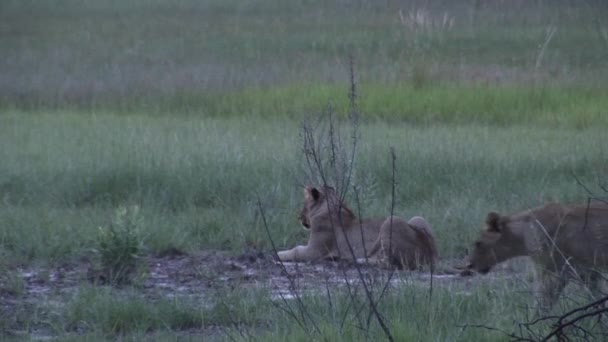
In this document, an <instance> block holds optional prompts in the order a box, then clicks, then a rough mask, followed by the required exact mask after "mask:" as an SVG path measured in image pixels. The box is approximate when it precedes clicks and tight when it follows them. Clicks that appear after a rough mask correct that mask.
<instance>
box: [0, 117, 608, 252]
mask: <svg viewBox="0 0 608 342" xmlns="http://www.w3.org/2000/svg"><path fill="white" fill-rule="evenodd" d="M0 120H2V124H1V126H0V127H2V128H0V129H1V130H2V132H1V133H2V134H1V135H0V137H1V138H0V139H1V140H2V141H0V143H1V144H2V146H5V147H6V148H5V149H3V151H2V154H3V155H2V159H3V160H4V163H3V164H2V166H0V177H2V178H0V184H1V187H2V189H3V198H4V200H3V204H2V205H1V206H0V212H1V215H0V220H1V221H0V222H1V225H2V228H3V229H2V230H0V231H1V233H0V243H1V245H2V246H3V248H4V249H6V250H7V251H8V253H9V256H12V257H13V258H16V259H20V260H36V259H43V260H62V259H63V260H65V259H66V258H70V257H74V256H77V255H79V254H81V253H83V251H86V250H88V249H90V248H95V246H96V245H95V239H94V237H95V236H97V234H98V227H100V226H107V224H109V223H110V220H111V219H112V217H113V216H114V211H115V209H114V208H116V207H118V206H121V205H137V206H139V207H140V215H141V217H140V220H141V222H140V223H139V225H141V227H143V229H142V232H143V233H142V234H143V237H142V239H143V240H144V246H145V248H147V250H148V251H152V252H154V251H155V252H161V251H162V250H166V249H169V248H171V247H176V248H178V249H185V250H196V249H198V248H202V247H207V248H209V247H215V248H218V247H219V248H230V249H235V250H237V249H239V248H242V246H244V245H248V244H249V245H251V244H253V245H257V246H260V247H269V245H268V244H267V243H266V242H265V239H266V237H265V233H264V230H263V228H262V226H261V223H260V222H259V221H257V220H256V217H257V214H256V211H257V209H256V196H257V194H259V195H260V197H261V198H262V199H263V201H264V204H265V206H267V210H268V211H269V213H268V216H269V217H270V218H271V233H272V235H273V236H274V237H275V238H276V239H277V241H278V243H279V245H281V246H286V245H290V244H293V243H295V242H296V241H298V240H301V239H302V238H303V234H304V233H303V232H300V231H299V230H298V229H296V226H297V225H298V223H297V221H296V220H295V219H294V217H295V216H294V215H295V214H294V213H296V212H297V210H298V209H299V206H300V205H301V204H300V203H301V201H302V199H301V188H300V186H301V185H302V184H303V183H305V182H306V180H305V179H304V178H303V177H304V176H305V175H304V174H303V173H302V172H301V167H302V166H303V165H302V164H301V162H299V161H298V160H301V155H300V152H299V150H300V147H299V145H300V141H299V138H298V132H299V131H298V130H299V128H298V123H297V122H295V121H292V120H283V121H277V120H274V121H267V120H259V121H257V122H256V123H252V122H251V121H250V120H248V119H246V118H241V119H236V118H235V119H230V120H228V119H207V120H199V119H197V118H183V117H178V118H172V117H157V118H149V117H141V116H134V117H133V116H129V117H123V116H113V115H95V116H83V115H80V114H72V113H52V114H48V115H25V114H23V113H12V114H5V115H3V116H2V117H1V119H0ZM604 129H605V128H604V127H588V128H586V129H584V130H572V129H567V128H542V127H539V126H533V127H522V126H513V127H509V128H501V129H497V128H494V127H492V126H485V125H432V126H428V127H421V126H411V125H406V124H402V125H397V126H395V125H392V124H387V123H383V122H376V123H369V124H366V125H365V126H363V127H362V143H361V146H360V151H359V157H358V158H359V160H358V164H357V165H356V168H355V170H354V175H355V182H357V183H359V184H362V186H363V189H362V191H363V196H364V200H365V201H366V202H365V203H366V204H367V205H369V209H368V208H366V209H365V213H364V215H366V216H367V215H369V216H373V215H379V216H381V215H387V214H388V208H389V203H390V199H389V195H390V191H389V190H390V184H391V180H390V164H389V162H390V158H389V154H388V148H389V146H394V147H395V149H396V153H397V158H398V159H397V171H398V173H397V179H396V180H397V183H398V184H399V187H398V197H397V199H396V200H397V212H398V213H402V214H403V215H406V216H411V215H415V214H423V215H425V216H427V217H428V218H429V220H430V221H431V222H434V223H435V226H436V227H437V228H436V230H437V234H438V236H439V239H440V245H441V247H442V250H443V251H444V253H443V254H444V255H445V256H450V257H458V256H459V255H458V253H457V251H461V250H463V249H464V248H465V246H467V245H468V243H469V242H470V241H471V237H472V234H474V233H475V232H476V227H477V226H479V225H480V224H481V220H482V218H483V217H484V215H485V213H486V212H487V211H489V210H491V209H497V210H503V211H505V210H506V211H509V210H516V209H520V208H524V207H527V206H532V205H538V204H541V203H542V202H543V201H546V200H560V201H577V200H578V201H581V200H583V199H584V198H586V195H587V194H586V193H585V191H584V190H583V189H582V188H581V187H580V186H578V185H577V184H576V181H575V179H574V177H573V175H576V176H577V177H579V178H580V179H582V180H583V181H585V182H587V183H588V184H590V185H591V186H593V185H594V184H597V180H598V179H600V177H602V176H603V172H604V171H605V168H606V150H605V148H604V144H603V143H602V141H603V135H602V132H603V131H604ZM66 137H69V139H66ZM530 146H536V147H537V148H534V149H531V148H530ZM421 175H424V177H422V176H421ZM489 175H491V177H489ZM227 227H230V228H227ZM460 231H463V232H466V233H465V234H461V233H460ZM456 232H458V233H456ZM68 237H69V239H68Z"/></svg>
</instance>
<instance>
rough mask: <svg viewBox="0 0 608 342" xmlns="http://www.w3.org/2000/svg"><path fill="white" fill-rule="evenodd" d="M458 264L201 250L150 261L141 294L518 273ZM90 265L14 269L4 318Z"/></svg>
mask: <svg viewBox="0 0 608 342" xmlns="http://www.w3.org/2000/svg"><path fill="white" fill-rule="evenodd" d="M457 263H458V261H451V262H445V261H444V262H443V263H442V264H440V266H439V269H447V270H448V272H446V271H444V272H441V271H440V272H437V273H436V274H433V275H432V276H431V274H430V273H429V272H403V271H394V272H392V271H390V270H382V269H378V268H377V267H373V266H368V265H359V266H355V265H353V264H350V263H346V262H319V263H279V262H277V261H276V260H275V258H274V257H273V254H272V253H269V252H266V253H263V252H258V251H248V252H245V253H242V254H239V255H234V254H231V253H229V252H224V251H201V252H197V253H194V254H182V253H179V252H175V253H168V254H167V255H165V256H162V257H159V256H148V257H145V258H144V259H142V260H141V264H142V265H141V266H142V267H140V273H141V275H140V276H139V278H138V279H136V280H135V281H134V286H136V287H137V291H138V292H141V293H142V294H143V295H145V296H146V297H147V298H149V299H151V300H154V299H155V298H162V297H164V298H171V297H186V298H189V300H190V299H191V300H195V301H198V302H199V303H200V304H201V305H212V303H214V302H215V300H216V299H217V298H214V296H217V293H218V291H225V290H230V289H258V288H264V289H267V290H269V292H270V296H271V298H272V299H275V300H289V299H292V298H294V297H295V296H296V295H302V294H306V293H324V292H325V291H326V290H327V289H336V288H339V287H340V286H346V285H347V284H348V285H353V284H357V283H360V282H361V279H365V281H367V282H369V283H372V282H377V283H378V284H385V283H386V282H387V281H390V284H391V285H392V286H395V287H398V286H400V285H402V284H414V285H419V286H421V287H423V288H429V287H430V285H431V279H432V282H433V287H447V288H449V289H450V290H451V291H455V292H458V293H463V294H468V293H471V291H472V290H473V289H474V287H475V286H477V285H478V284H480V283H482V282H484V281H491V280H490V279H492V278H493V279H494V280H497V279H500V278H505V277H509V276H512V275H513V270H510V269H505V268H503V269H501V270H498V271H496V272H493V273H492V276H491V277H487V276H486V277H483V279H485V280H484V281H480V279H481V277H475V276H473V277H462V276H460V275H459V274H458V273H456V272H454V270H453V269H450V266H451V265H454V264H457ZM91 269H92V267H91V263H90V262H87V261H82V262H80V263H74V264H65V265H61V266H56V267H53V268H50V269H49V268H41V267H14V268H13V269H11V270H9V272H7V273H6V274H4V275H0V313H4V314H9V315H10V314H11V311H12V310H13V309H14V308H16V307H18V306H19V305H21V306H23V304H24V303H30V304H35V303H48V302H49V301H51V302H58V303H57V305H61V301H62V298H64V299H65V298H66V297H68V298H69V296H70V295H71V294H73V293H74V291H76V290H77V289H78V288H79V287H81V286H82V285H83V284H87V285H90V284H92V283H95V281H97V280H96V278H95V276H92V273H91Z"/></svg>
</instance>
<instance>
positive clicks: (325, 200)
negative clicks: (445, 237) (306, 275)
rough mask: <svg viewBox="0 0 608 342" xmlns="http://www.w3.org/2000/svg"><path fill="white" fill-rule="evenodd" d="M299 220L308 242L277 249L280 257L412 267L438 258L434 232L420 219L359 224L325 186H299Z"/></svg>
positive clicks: (384, 220) (396, 218)
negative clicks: (301, 188)
mask: <svg viewBox="0 0 608 342" xmlns="http://www.w3.org/2000/svg"><path fill="white" fill-rule="evenodd" d="M299 218H300V222H301V223H302V225H303V226H304V227H305V228H307V229H309V230H310V236H309V239H308V244H307V245H306V246H297V247H295V248H292V249H290V250H286V251H281V252H279V253H278V256H279V259H280V260H281V261H315V260H321V259H344V260H351V261H357V260H361V259H365V258H368V259H369V261H370V262H372V263H377V264H380V265H382V266H385V267H392V266H396V267H398V268H404V267H405V268H408V269H417V268H419V267H421V266H422V265H429V266H430V267H433V266H434V265H435V262H436V260H437V247H436V245H435V239H434V236H433V232H432V229H431V226H430V225H429V224H428V222H427V221H426V220H425V219H424V218H422V217H419V216H416V217H414V218H412V219H411V220H409V221H406V220H405V219H403V218H400V217H397V216H392V217H388V218H385V219H368V220H363V221H361V222H360V221H359V220H358V219H357V217H356V216H355V214H354V213H353V212H352V210H350V209H349V208H348V207H347V206H346V205H345V204H344V203H343V202H342V201H340V199H339V198H338V196H337V194H336V192H335V190H334V189H333V188H331V187H328V186H326V187H323V188H322V189H317V188H306V189H305V190H304V208H303V209H302V211H301V213H300V217H299ZM349 245H350V247H349ZM351 248H352V250H351Z"/></svg>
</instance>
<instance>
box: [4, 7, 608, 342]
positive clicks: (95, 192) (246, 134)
mask: <svg viewBox="0 0 608 342" xmlns="http://www.w3.org/2000/svg"><path fill="white" fill-rule="evenodd" d="M607 11H608V7H606V6H605V5H604V4H603V3H602V2H599V1H586V2H584V3H581V4H577V3H576V4H575V3H573V2H570V1H551V2H544V1H540V2H532V1H507V2H505V1H498V0H497V1H483V2H479V1H474V2H456V1H454V2H449V3H448V2H446V1H434V0H433V1H425V2H424V4H422V3H420V2H419V1H401V2H392V1H388V2H387V1H382V2H378V1H360V2H353V3H349V4H344V3H343V2H327V1H317V0H314V1H301V2H284V1H278V0H271V1H249V2H246V3H244V2H242V1H232V0H229V1H224V0H222V1H220V0H209V1H194V0H184V1H179V2H171V3H168V2H165V1H157V0H152V1H148V0H129V1H109V2H108V1H106V2H103V3H100V2H98V1H93V0H58V1H55V2H53V3H52V4H51V3H48V2H40V1H17V0H8V1H3V2H2V4H1V5H0V37H1V39H0V50H1V51H2V52H3V58H2V59H0V74H1V75H3V76H2V77H1V78H0V146H1V148H0V161H1V162H0V256H1V258H2V260H0V299H1V300H0V337H1V338H2V339H9V338H14V339H20V337H24V336H25V337H27V336H29V337H32V338H33V337H35V336H42V337H47V335H48V336H59V337H60V338H61V339H64V340H70V339H73V340H81V339H83V338H84V339H87V340H113V339H116V338H123V339H127V340H128V339H132V340H142V339H146V340H148V339H152V340H159V341H162V340H167V339H169V340H172V339H180V340H182V339H183V340H188V339H193V340H196V339H197V337H200V336H199V335H197V334H202V335H203V336H205V337H209V336H211V338H214V339H215V338H217V339H218V340H222V339H228V338H230V337H232V338H234V339H237V340H244V339H248V337H247V336H249V335H247V333H250V334H252V335H253V336H254V339H260V340H290V341H291V340H295V341H298V340H306V341H309V340H311V339H313V340H314V339H321V340H324V339H332V340H338V341H339V340H364V339H368V336H365V334H364V333H363V332H362V330H360V329H359V328H358V327H356V326H354V325H352V324H350V323H349V324H346V325H343V324H341V323H338V322H339V319H338V318H339V317H341V316H342V317H344V316H345V315H346V316H348V310H350V309H348V308H349V304H348V303H349V300H348V299H347V298H345V297H344V293H343V292H340V291H338V292H337V293H336V294H335V296H334V297H333V298H335V302H334V303H333V304H335V305H334V306H333V307H331V308H330V307H328V306H327V305H328V300H327V298H326V297H324V296H322V295H310V296H308V297H306V298H305V302H306V304H307V305H308V306H309V307H310V310H311V312H312V315H313V317H314V318H315V319H316V321H317V322H318V324H319V329H320V330H321V333H320V334H319V333H311V332H310V331H309V330H306V329H301V328H300V327H299V326H298V325H297V323H296V322H295V321H294V320H293V319H292V318H290V317H289V316H288V315H286V314H284V312H282V311H280V310H279V309H276V308H275V307H274V305H275V304H272V303H271V302H270V300H269V298H268V297H269V296H268V294H267V293H265V292H264V291H265V290H262V291H261V292H255V293H254V292H247V291H241V292H239V291H237V292H233V293H231V292H225V293H215V294H214V298H213V299H214V300H216V302H215V303H219V302H223V303H224V304H225V305H211V306H206V305H209V303H205V305H202V304H201V305H196V304H193V303H192V302H191V300H190V298H175V299H169V298H164V299H162V300H159V301H151V300H150V299H149V298H146V297H145V296H144V295H143V294H142V292H141V291H140V289H138V288H137V286H135V287H126V288H125V289H116V288H105V287H99V286H97V287H91V286H90V285H84V284H83V285H79V286H78V287H77V290H75V293H73V294H72V295H68V296H64V294H52V295H50V296H51V297H49V298H46V300H40V301H38V302H36V303H31V302H30V301H28V298H29V297H28V294H27V291H28V283H27V281H28V280H26V279H24V278H23V277H21V276H20V267H39V266H40V265H42V266H41V267H43V268H44V267H50V266H56V265H62V264H63V263H65V262H74V261H76V262H78V260H81V259H82V258H87V257H89V256H90V254H91V251H92V250H94V249H95V248H97V247H98V246H99V241H98V236H99V234H98V233H99V229H100V227H108V226H109V225H111V223H112V219H113V218H114V216H115V213H116V211H117V209H118V208H124V207H133V206H137V207H138V208H139V212H138V221H137V225H138V243H139V245H138V251H139V252H141V253H142V254H143V255H145V254H151V253H152V254H154V253H160V254H162V253H164V252H167V251H172V250H173V249H178V250H181V251H187V252H196V251H199V250H201V249H227V250H230V251H232V252H233V253H239V252H240V251H241V250H242V249H243V248H248V247H251V246H253V247H256V248H259V249H262V250H266V251H267V250H269V249H270V244H269V242H268V241H267V238H266V231H265V229H264V227H263V225H262V222H261V220H260V217H259V214H258V213H257V209H256V201H257V197H258V195H259V197H260V198H261V199H262V202H263V205H264V208H265V211H266V215H267V217H268V219H269V231H270V234H271V235H272V236H273V237H274V239H275V242H276V243H277V245H278V246H279V247H290V246H293V245H294V244H296V243H302V242H303V241H305V239H306V234H305V232H303V231H302V230H301V229H299V228H298V225H299V224H298V222H297V220H296V218H295V217H296V213H297V212H298V210H299V209H300V205H301V202H302V198H301V197H302V195H301V186H302V185H303V184H304V183H306V182H307V180H306V178H305V175H304V173H303V171H302V170H303V165H302V154H301V147H302V146H301V141H300V137H299V133H300V126H299V125H300V122H301V121H302V120H303V119H306V118H310V117H311V116H314V115H316V114H317V113H319V112H321V111H323V109H324V108H325V106H326V105H328V104H329V105H331V106H332V108H333V110H334V111H335V112H336V113H337V114H338V115H339V116H340V118H343V117H344V116H345V113H346V112H347V109H348V98H347V96H346V93H347V86H346V85H345V84H347V83H348V81H347V80H348V79H349V75H348V65H349V57H350V56H353V58H354V61H355V67H356V70H355V71H356V75H355V76H356V81H357V85H358V95H360V97H359V99H358V100H359V102H358V104H359V109H360V111H361V140H360V145H359V153H358V155H357V160H356V164H355V169H354V172H353V177H354V181H355V183H357V184H358V185H360V187H361V194H362V196H363V198H362V203H363V204H364V212H363V216H383V215H388V212H389V208H390V187H391V167H390V155H389V147H390V146H393V147H394V148H395V151H396V156H397V175H396V181H397V198H396V213H397V214H400V215H404V216H412V215H419V214H421V215H424V216H425V217H426V218H427V219H428V220H429V221H430V222H431V223H432V224H433V226H434V229H435V232H436V234H437V237H438V243H439V247H440V252H441V255H442V257H444V258H447V259H450V258H461V257H462V256H463V255H464V254H465V251H466V249H467V248H469V247H470V246H469V244H470V243H471V241H472V240H473V239H474V236H475V235H476V234H477V231H478V229H479V228H480V227H481V223H482V221H483V218H484V217H485V215H486V213H487V212H488V211H490V210H498V211H501V212H511V211H516V210H519V209H523V208H527V207H530V206H535V205H539V204H541V203H543V202H545V201H549V200H556V201H563V202H582V201H583V200H584V199H586V197H587V195H588V194H587V193H586V191H585V190H584V189H583V188H582V187H581V186H580V185H579V184H578V183H577V180H576V178H578V179H580V180H581V181H583V182H584V183H585V184H587V185H589V186H590V187H592V189H593V190H597V189H598V187H597V185H598V184H600V183H602V181H604V182H605V178H606V172H607V170H608V158H607V156H608V151H607V150H606V147H605V146H606V143H605V138H604V136H605V130H606V127H608V119H607V118H608V116H607V115H606V108H608V100H607V97H606V96H605V89H606V87H607V86H608V82H607V80H608V72H607V71H608V69H607V68H606V64H605V61H606V60H607V58H608V36H607V35H606V32H607V31H606V30H607V27H608V22H606V20H605V18H608V12H607ZM551 27H555V28H556V29H557V31H556V33H555V35H554V36H553V37H552V39H551V40H550V41H547V42H546V44H545V45H546V47H545V49H544V52H543V55H542V58H539V54H540V50H539V46H542V45H543V44H544V43H545V39H546V35H547V31H548V30H549V28H551ZM342 123H343V124H346V122H345V121H342ZM345 126H347V125H345ZM345 130H346V131H347V130H348V128H345ZM346 131H345V137H348V136H349V135H348V132H346ZM575 176H576V177H575ZM600 191H601V190H600ZM349 200H350V201H351V203H352V204H354V203H353V201H352V198H349ZM353 206H354V205H353ZM49 277H50V273H49ZM406 277H407V276H406ZM484 281H485V280H482V279H476V280H475V282H476V283H479V282H481V283H482V284H481V285H480V287H479V288H476V289H475V290H472V291H470V292H469V291H460V290H457V289H454V288H451V287H448V288H438V289H436V292H435V295H434V296H433V300H432V302H430V303H429V302H428V297H427V293H428V292H427V291H428V289H427V288H424V287H423V288H421V287H419V286H418V285H407V284H406V285H404V286H402V287H400V288H399V289H397V290H395V291H391V292H390V293H389V297H388V298H386V299H385V300H384V301H382V302H381V303H380V306H381V311H382V312H383V313H384V314H385V316H386V317H388V318H389V319H388V323H389V326H390V328H391V331H392V332H393V333H394V335H395V337H396V339H397V340H421V339H424V340H431V341H445V340H464V341H469V340H500V339H501V338H504V336H503V335H501V334H500V333H498V332H496V331H490V330H484V329H472V328H467V329H463V328H460V327H459V326H461V325H463V324H469V323H470V324H488V323H491V325H492V326H494V327H496V328H500V329H505V330H507V331H514V329H516V324H514V322H520V321H522V320H524V319H525V315H526V313H527V310H526V309H525V304H528V303H529V302H531V300H532V298H531V296H530V293H529V289H528V288H527V285H523V287H522V285H521V284H515V285H514V284H511V283H510V281H509V280H501V281H498V282H496V283H484ZM525 283H526V284H527V282H525ZM522 291H523V292H524V293H525V294H524V295H522ZM54 296H55V297H54ZM57 296H59V298H60V302H61V303H62V305H57V303H56V299H57ZM62 296H63V297H62ZM5 298H6V299H7V300H6V301H5V300H4V299H5ZM9 299H10V300H9ZM487 317H498V321H496V322H488V321H487ZM351 318H352V317H351ZM235 321H236V323H237V324H236V325H235V324H234V323H235ZM39 329H42V330H39ZM245 331H246V332H247V333H244V332H245ZM370 331H371V333H372V334H373V335H372V337H373V338H375V337H378V336H382V333H381V330H380V328H379V327H378V326H377V325H373V326H372V328H371V330H370ZM191 333H192V334H191ZM309 334H312V338H311V336H309ZM227 336H230V337H227Z"/></svg>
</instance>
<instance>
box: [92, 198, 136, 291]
mask: <svg viewBox="0 0 608 342" xmlns="http://www.w3.org/2000/svg"><path fill="white" fill-rule="evenodd" d="M141 221H142V220H141V216H140V215H139V207H138V206H132V207H128V208H127V207H124V206H121V207H119V208H118V209H116V212H115V216H114V218H113V220H112V222H111V224H110V225H109V226H108V227H99V237H98V239H99V240H98V250H97V251H98V253H99V255H100V264H101V265H100V270H99V272H98V275H97V276H96V278H98V279H99V280H101V281H103V282H106V283H109V284H112V285H121V284H125V283H129V282H130V281H131V280H132V277H133V274H134V273H135V271H136V269H137V260H138V258H139V254H140V251H141V243H140V238H139V227H140V226H141Z"/></svg>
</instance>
